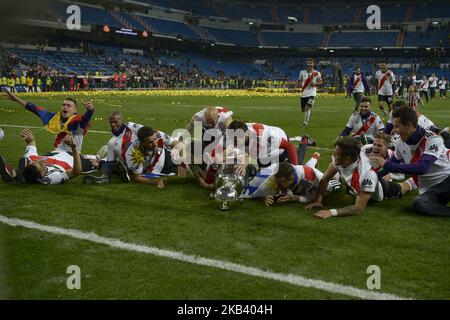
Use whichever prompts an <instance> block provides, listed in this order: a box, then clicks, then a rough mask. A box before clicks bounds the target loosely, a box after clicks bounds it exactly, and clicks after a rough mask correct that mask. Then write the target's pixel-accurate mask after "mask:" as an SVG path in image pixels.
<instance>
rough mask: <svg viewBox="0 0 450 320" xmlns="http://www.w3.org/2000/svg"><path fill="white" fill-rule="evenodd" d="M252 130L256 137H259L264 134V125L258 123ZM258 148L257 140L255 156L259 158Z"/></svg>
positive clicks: (257, 142) (258, 142)
mask: <svg viewBox="0 0 450 320" xmlns="http://www.w3.org/2000/svg"><path fill="white" fill-rule="evenodd" d="M252 128H253V130H255V132H256V136H257V137H261V136H262V134H263V132H264V125H262V124H260V123H254V124H253V125H252ZM259 147H260V141H258V139H257V140H256V154H257V155H258V156H259ZM252 150H253V149H252Z"/></svg>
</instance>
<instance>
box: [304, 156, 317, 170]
mask: <svg viewBox="0 0 450 320" xmlns="http://www.w3.org/2000/svg"><path fill="white" fill-rule="evenodd" d="M316 165H317V159H316V158H311V159H309V160H308V162H307V163H305V166H306V167H310V168H315V167H316Z"/></svg>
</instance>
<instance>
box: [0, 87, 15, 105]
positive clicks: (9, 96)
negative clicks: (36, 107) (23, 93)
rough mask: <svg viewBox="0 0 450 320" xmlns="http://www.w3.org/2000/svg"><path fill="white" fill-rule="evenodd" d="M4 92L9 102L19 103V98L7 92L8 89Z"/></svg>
mask: <svg viewBox="0 0 450 320" xmlns="http://www.w3.org/2000/svg"><path fill="white" fill-rule="evenodd" d="M2 91H3V93H4V94H5V96H6V97H7V98H8V99H9V100H11V101H14V102H17V101H18V98H17V96H16V95H15V94H14V93H12V92H9V91H8V90H6V89H3V90H2Z"/></svg>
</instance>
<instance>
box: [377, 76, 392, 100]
mask: <svg viewBox="0 0 450 320" xmlns="http://www.w3.org/2000/svg"><path fill="white" fill-rule="evenodd" d="M375 79H376V80H377V81H378V94H379V95H382V96H392V94H393V91H392V84H393V83H394V81H395V75H394V73H393V72H392V71H391V70H387V71H386V72H385V73H383V72H381V70H378V71H377V72H376V73H375Z"/></svg>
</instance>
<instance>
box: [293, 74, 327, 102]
mask: <svg viewBox="0 0 450 320" xmlns="http://www.w3.org/2000/svg"><path fill="white" fill-rule="evenodd" d="M321 79H322V75H321V74H320V72H319V71H317V70H312V71H311V72H308V71H307V70H302V71H300V74H299V75H298V81H301V82H302V97H315V96H316V95H317V88H316V87H315V86H312V84H316V83H317V82H319V81H320V80H321Z"/></svg>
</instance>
